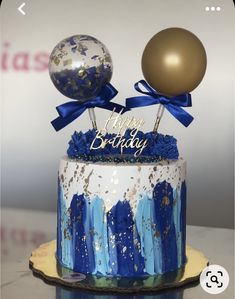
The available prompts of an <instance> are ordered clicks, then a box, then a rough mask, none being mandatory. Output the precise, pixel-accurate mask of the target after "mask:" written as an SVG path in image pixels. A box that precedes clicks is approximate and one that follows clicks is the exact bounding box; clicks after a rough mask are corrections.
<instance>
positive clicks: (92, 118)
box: [88, 108, 97, 130]
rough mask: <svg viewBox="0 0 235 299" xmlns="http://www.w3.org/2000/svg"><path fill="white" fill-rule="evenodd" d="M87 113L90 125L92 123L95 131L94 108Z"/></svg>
mask: <svg viewBox="0 0 235 299" xmlns="http://www.w3.org/2000/svg"><path fill="white" fill-rule="evenodd" d="M88 112H89V117H90V120H91V123H92V127H93V129H95V130H97V124H96V117H95V109H94V108H89V109H88Z"/></svg>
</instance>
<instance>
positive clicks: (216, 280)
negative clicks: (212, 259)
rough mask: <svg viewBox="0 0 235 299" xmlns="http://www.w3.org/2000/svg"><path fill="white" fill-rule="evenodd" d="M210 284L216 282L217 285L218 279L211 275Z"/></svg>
mask: <svg viewBox="0 0 235 299" xmlns="http://www.w3.org/2000/svg"><path fill="white" fill-rule="evenodd" d="M211 282H216V283H217V284H219V281H218V277H217V276H216V275H212V276H211Z"/></svg>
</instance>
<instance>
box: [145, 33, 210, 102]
mask: <svg viewBox="0 0 235 299" xmlns="http://www.w3.org/2000/svg"><path fill="white" fill-rule="evenodd" d="M142 71H143V75H144V77H145V79H146V81H147V82H148V83H149V85H150V86H152V87H153V88H154V89H155V90H157V91H158V92H159V93H162V94H164V95H167V96H175V95H180V94H183V93H188V92H190V91H192V90H193V89H195V88H196V87H197V86H198V85H199V83H200V82H201V80H202V78H203V76H204V74H205V71H206V51H205V49H204V47H203V44H202V43H201V41H200V40H199V39H198V38H197V37H196V36H195V35H194V34H193V33H192V32H190V31H188V30H185V29H182V28H167V29H165V30H162V31H160V32H159V33H157V34H156V35H154V36H153V37H152V38H151V40H150V41H149V42H148V44H147V45H146V47H145V49H144V53H143V56H142Z"/></svg>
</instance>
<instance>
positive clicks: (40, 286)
mask: <svg viewBox="0 0 235 299" xmlns="http://www.w3.org/2000/svg"><path fill="white" fill-rule="evenodd" d="M1 215H2V224H1V241H2V242H1V243H2V244H1V257H2V265H1V275H2V277H1V295H2V297H1V298H2V299H16V298H22V299H28V298H30V299H37V298H40V299H42V298H43V299H50V298H54V299H75V298H76V299H83V298H84V299H119V298H128V299H130V298H133V299H137V298H139V299H140V298H141V299H198V298H200V299H207V298H211V297H213V295H210V294H208V293H206V292H205V291H203V289H202V288H201V286H200V284H197V285H196V286H195V284H194V285H193V286H192V285H188V286H186V287H181V288H178V289H171V290H167V291H164V292H158V293H156V294H151V295H143V294H142V295H128V296H124V295H114V294H99V293H89V292H84V291H79V290H71V289H66V288H63V287H60V286H55V285H49V284H47V283H45V282H44V281H43V280H41V279H40V278H36V277H35V276H33V274H32V272H31V270H30V269H29V257H30V254H31V251H32V250H33V249H35V248H36V247H38V246H39V245H40V244H42V243H45V242H48V241H51V240H53V239H55V238H56V214H55V213H48V212H37V211H26V210H13V209H2V211H1ZM187 244H189V245H191V246H193V247H194V248H196V249H198V250H200V251H202V252H203V253H204V254H205V255H206V256H207V257H208V259H209V261H210V264H219V265H221V266H223V267H224V268H226V269H227V271H228V273H229V275H230V284H229V286H228V288H227V289H226V290H225V292H223V293H222V294H219V295H216V298H220V299H232V298H235V297H234V231H233V230H231V229H222V228H210V227H199V226H187Z"/></svg>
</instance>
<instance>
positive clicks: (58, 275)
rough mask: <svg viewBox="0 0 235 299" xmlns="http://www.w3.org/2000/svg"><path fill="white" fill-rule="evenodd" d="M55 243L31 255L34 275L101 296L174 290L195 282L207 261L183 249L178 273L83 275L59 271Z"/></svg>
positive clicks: (196, 251) (200, 255) (43, 245)
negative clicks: (138, 275) (156, 274)
mask: <svg viewBox="0 0 235 299" xmlns="http://www.w3.org/2000/svg"><path fill="white" fill-rule="evenodd" d="M55 252H56V241H55V240H53V241H51V242H49V243H45V244H42V245H41V246H40V247H38V248H37V249H35V250H34V251H33V252H32V255H31V257H30V259H29V263H30V267H31V269H32V271H33V273H34V274H36V275H38V276H39V277H41V278H42V279H44V280H46V281H47V282H51V283H57V284H61V285H64V286H67V287H72V288H80V289H85V290H91V291H102V292H121V293H136V292H150V291H151V292H153V291H158V290H162V289H167V288H176V287H180V286H182V285H185V284H188V283H191V282H195V281H198V279H199V276H200V274H201V272H202V270H203V269H204V268H205V267H206V266H208V264H209V261H208V259H207V258H206V257H205V256H204V255H203V253H202V252H200V251H198V250H196V249H194V248H192V247H191V246H186V255H187V263H186V265H185V267H184V268H183V269H181V270H178V271H175V272H169V273H167V274H164V275H158V276H147V277H136V278H129V277H122V278H120V277H111V276H108V277H104V276H95V275H86V276H85V275H84V274H80V273H75V272H73V271H72V270H69V269H67V268H64V267H61V266H60V265H59V263H58V262H57V260H56V257H55Z"/></svg>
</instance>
